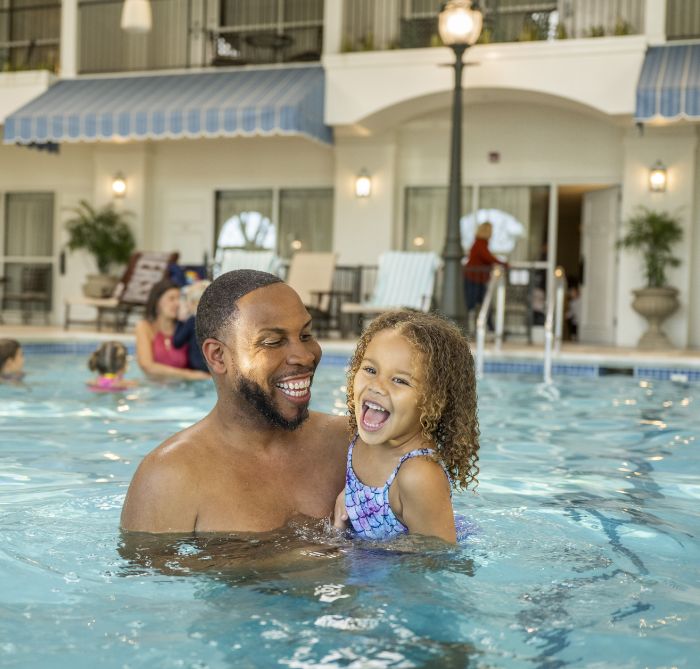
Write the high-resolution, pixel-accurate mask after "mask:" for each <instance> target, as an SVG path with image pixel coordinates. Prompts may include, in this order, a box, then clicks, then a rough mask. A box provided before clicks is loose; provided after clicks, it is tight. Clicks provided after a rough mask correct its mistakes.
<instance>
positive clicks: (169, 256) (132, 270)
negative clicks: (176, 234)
mask: <svg viewBox="0 0 700 669" xmlns="http://www.w3.org/2000/svg"><path fill="white" fill-rule="evenodd" d="M178 256H179V254H178V253H175V252H173V253H163V252H159V251H141V252H136V253H134V254H133V255H132V256H131V259H130V260H129V264H128V266H127V268H126V271H125V272H124V274H123V276H122V278H121V280H120V281H119V283H118V284H117V286H116V288H115V289H114V292H113V293H112V296H111V297H76V298H70V299H67V300H66V302H65V320H64V324H63V327H64V329H66V330H67V329H68V328H69V327H70V325H71V323H80V324H82V325H96V327H97V330H98V331H99V330H101V329H102V325H103V324H104V317H105V315H107V314H110V315H111V316H112V317H113V325H114V329H115V330H118V331H119V330H123V329H124V328H125V327H126V323H127V321H128V320H129V316H130V315H131V313H132V312H133V311H134V310H138V309H143V308H144V307H145V306H146V301H147V300H148V295H149V293H150V292H151V288H152V287H153V286H154V285H155V284H156V283H158V282H159V281H161V280H162V279H165V278H167V277H168V276H169V274H170V265H171V264H172V263H175V262H177V259H178ZM73 307H92V308H94V309H96V310H97V315H96V317H95V318H94V319H93V320H77V319H75V318H71V309H72V308H73Z"/></svg>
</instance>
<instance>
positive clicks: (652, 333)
mask: <svg viewBox="0 0 700 669" xmlns="http://www.w3.org/2000/svg"><path fill="white" fill-rule="evenodd" d="M627 228H628V230H627V234H626V235H625V236H624V237H623V238H622V239H620V241H619V242H618V246H620V247H622V248H626V249H633V250H636V251H639V252H641V254H642V257H643V260H644V274H645V276H646V282H647V285H646V287H645V288H639V289H637V290H633V291H632V292H633V293H634V301H633V302H632V308H633V309H634V310H635V311H636V312H637V313H638V314H640V315H642V316H644V318H646V319H647V322H648V324H649V327H648V329H647V331H646V332H645V333H644V334H643V335H642V337H641V339H640V340H639V343H638V344H637V345H638V346H639V347H640V348H670V347H671V343H670V342H669V340H668V338H667V337H666V335H665V334H664V333H663V331H662V330H661V323H662V322H663V321H664V320H665V319H666V318H668V317H669V316H670V315H671V314H672V313H673V312H674V311H676V309H678V290H677V289H676V288H672V287H671V286H669V285H668V284H667V281H666V269H667V268H668V267H678V265H680V260H679V259H678V258H676V257H675V256H673V255H672V254H671V247H672V246H673V245H674V244H677V243H678V242H680V241H681V239H682V238H683V228H682V227H681V224H680V222H679V220H678V218H677V217H674V216H671V215H670V214H668V213H666V212H664V211H654V210H651V209H647V208H646V207H640V208H639V209H638V210H637V213H636V214H635V215H634V216H632V217H631V218H630V219H629V220H628V221H627Z"/></svg>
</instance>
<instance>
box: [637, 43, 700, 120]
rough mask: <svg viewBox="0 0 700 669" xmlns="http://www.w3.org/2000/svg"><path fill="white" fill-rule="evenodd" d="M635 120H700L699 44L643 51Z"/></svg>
mask: <svg viewBox="0 0 700 669" xmlns="http://www.w3.org/2000/svg"><path fill="white" fill-rule="evenodd" d="M635 109H636V111H635V120H637V121H639V122H644V121H653V120H663V119H665V120H678V119H690V120H700V44H674V45H666V46H654V47H650V48H649V49H648V50H647V53H646V56H645V58H644V66H643V67H642V73H641V74H640V75H639V83H638V84H637V104H636V108H635Z"/></svg>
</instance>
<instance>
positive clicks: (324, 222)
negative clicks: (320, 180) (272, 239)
mask: <svg viewBox="0 0 700 669" xmlns="http://www.w3.org/2000/svg"><path fill="white" fill-rule="evenodd" d="M332 249H333V189H332V188H300V189H297V188H295V189H288V190H281V191H280V224H279V244H278V254H279V255H280V256H281V257H282V258H289V257H290V256H291V255H292V254H293V253H294V251H331V250H332Z"/></svg>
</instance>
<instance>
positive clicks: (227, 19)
mask: <svg viewBox="0 0 700 669" xmlns="http://www.w3.org/2000/svg"><path fill="white" fill-rule="evenodd" d="M122 5H123V3H122V0H83V1H82V2H80V4H79V16H80V19H79V20H80V52H79V70H80V72H82V73H89V72H122V71H135V70H163V69H178V68H189V67H207V66H232V65H257V64H265V63H286V62H298V61H314V60H316V61H317V60H320V59H321V49H322V44H323V0H285V2H260V0H221V2H219V3H216V5H214V4H211V3H208V2H199V1H197V0H151V9H152V13H153V24H152V25H153V27H152V29H151V31H150V32H149V33H147V34H143V35H134V34H128V33H125V32H124V31H122V30H121V28H120V25H119V23H120V16H121V10H122ZM212 9H215V10H216V13H215V14H212V13H211V12H212Z"/></svg>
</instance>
